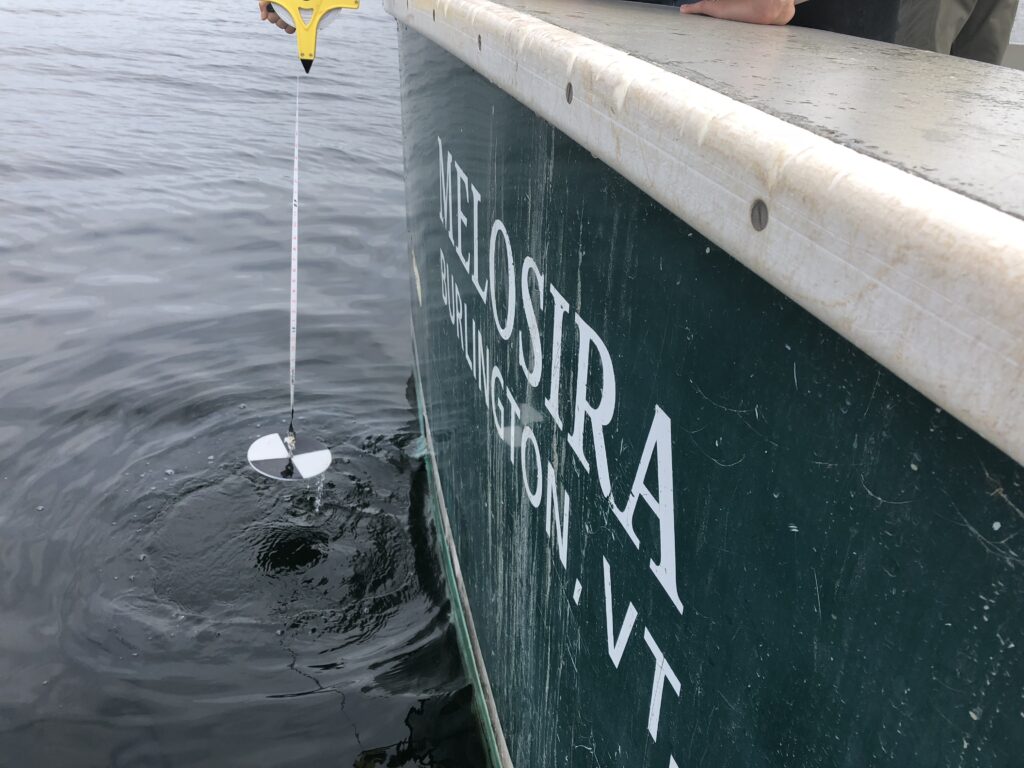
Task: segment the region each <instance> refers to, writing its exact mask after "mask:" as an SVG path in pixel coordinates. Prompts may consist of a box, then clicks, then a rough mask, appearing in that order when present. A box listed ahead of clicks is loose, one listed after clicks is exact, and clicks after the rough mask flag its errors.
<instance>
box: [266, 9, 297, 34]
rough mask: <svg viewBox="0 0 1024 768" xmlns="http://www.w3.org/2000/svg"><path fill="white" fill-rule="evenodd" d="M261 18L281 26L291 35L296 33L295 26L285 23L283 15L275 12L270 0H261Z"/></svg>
mask: <svg viewBox="0 0 1024 768" xmlns="http://www.w3.org/2000/svg"><path fill="white" fill-rule="evenodd" d="M260 18H261V19H265V20H266V21H269V22H270V23H271V24H274V25H276V26H278V27H280V28H281V29H283V30H284V31H285V32H287V33H288V34H289V35H291V34H294V33H295V27H293V26H292V25H291V24H285V23H284V21H283V20H282V19H281V17H280V16H278V15H277V14H276V13H274V9H273V7H272V6H271V4H270V0H260Z"/></svg>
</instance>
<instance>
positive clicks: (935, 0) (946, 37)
mask: <svg viewBox="0 0 1024 768" xmlns="http://www.w3.org/2000/svg"><path fill="white" fill-rule="evenodd" d="M981 1H982V0H901V2H900V11H899V21H898V23H897V24H898V26H897V28H896V39H895V42H896V43H897V44H898V45H906V46H909V47H910V48H920V49H921V50H924V51H936V52H937V53H950V52H952V50H953V44H954V43H955V42H956V40H957V37H958V36H959V35H960V32H961V30H962V29H963V28H964V26H965V25H966V24H967V21H968V19H970V17H971V14H972V13H973V12H974V9H975V7H976V6H977V4H978V3H979V2H981ZM994 1H996V0H994Z"/></svg>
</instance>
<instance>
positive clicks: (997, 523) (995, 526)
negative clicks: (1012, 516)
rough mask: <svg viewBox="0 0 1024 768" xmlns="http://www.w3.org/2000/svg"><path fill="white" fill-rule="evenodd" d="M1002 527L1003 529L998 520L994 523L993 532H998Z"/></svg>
mask: <svg viewBox="0 0 1024 768" xmlns="http://www.w3.org/2000/svg"><path fill="white" fill-rule="evenodd" d="M1002 527H1003V524H1002V523H1000V522H999V521H998V520H996V521H995V522H994V523H992V530H993V531H998V530H999V529H1000V528H1002Z"/></svg>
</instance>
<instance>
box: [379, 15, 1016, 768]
mask: <svg viewBox="0 0 1024 768" xmlns="http://www.w3.org/2000/svg"><path fill="white" fill-rule="evenodd" d="M399 34H400V43H401V57H402V100H403V120H404V135H405V167H406V174H407V206H408V226H409V242H410V257H411V260H412V275H413V278H412V283H413V285H412V308H413V311H412V315H413V333H414V340H415V349H416V378H417V384H418V395H419V400H420V409H421V418H422V423H423V425H424V430H425V432H426V433H427V437H428V442H429V446H430V461H431V464H432V472H431V478H432V484H433V491H434V497H435V499H436V500H437V502H438V504H437V513H438V523H439V527H440V529H441V530H442V532H443V533H444V534H445V536H446V538H447V546H446V547H445V551H444V555H445V557H446V565H447V569H448V574H449V581H450V583H451V585H452V589H453V598H454V600H453V603H454V605H455V612H456V620H457V624H458V626H459V627H460V630H461V631H460V634H461V635H462V638H463V644H464V649H465V652H466V658H467V660H468V661H469V663H470V664H471V669H472V670H473V674H474V680H475V682H476V683H477V687H478V691H479V693H480V697H481V712H482V714H483V715H484V717H485V722H486V723H487V732H488V736H489V739H490V741H491V746H492V751H493V756H494V759H495V760H496V761H497V762H503V763H510V764H514V765H518V766H521V768H531V767H536V768H541V767H547V766H573V767H577V766H578V767H581V768H582V766H609V765H629V766H656V767H657V768H670V767H671V766H678V767H679V768H684V767H688V766H698V765H708V766H746V767H747V768H753V767H755V766H858V767H859V766H867V765H872V766H874V765H893V766H1009V765H1013V764H1019V763H1017V762H1016V761H1018V760H1019V759H1020V755H1021V754H1024V699H1022V687H1021V681H1022V680H1024V670H1022V663H1021V650H1022V649H1021V647H1018V646H1020V645H1021V644H1022V642H1024V610H1022V604H1021V601H1020V600H1019V595H1020V594H1021V593H1022V591H1024V590H1022V587H1024V578H1022V573H1024V571H1022V566H1024V544H1022V541H1024V539H1021V538H1020V536H1019V534H1020V531H1021V530H1022V529H1024V470H1022V467H1021V466H1020V465H1019V464H1017V463H1016V462H1015V461H1013V460H1012V459H1011V458H1009V457H1008V456H1007V455H1005V454H1004V453H1002V452H1001V451H999V450H998V449H996V448H995V447H993V446H992V445H991V444H989V443H988V442H986V441H985V440H984V439H982V438H981V437H979V436H978V435H977V434H975V433H974V432H972V431H971V430H970V429H968V428H967V427H965V426H964V425H963V424H961V423H960V422H959V421H957V420H956V419H954V418H953V417H952V416H950V415H948V414H947V413H945V412H944V411H943V410H941V409H940V408H938V407H936V406H935V404H934V403H932V402H931V401H929V400H928V399H926V398H925V397H923V396H922V395H920V394H919V393H918V392H917V391H915V390H914V389H912V388H911V387H910V386H908V385H907V384H905V383H904V382H903V381H902V380H901V379H899V378H897V377H896V376H895V375H893V374H892V373H890V372H889V371H888V370H886V369H885V368H883V367H882V366H880V365H879V364H877V363H876V362H875V361H874V360H872V359H871V358H870V357H868V356H867V355H865V354H864V353H862V352H861V351H860V350H858V349H857V348H856V347H855V346H853V345H852V344H851V343H850V342H848V341H847V340H846V339H844V338H843V337H841V336H840V335H838V334H837V333H835V332H834V331H832V330H830V329H829V328H828V327H826V326H825V325H824V324H822V323H821V322H820V321H818V320H817V319H815V318H814V317H813V316H811V315H810V314H809V313H808V312H806V311H804V310H803V309H802V308H801V307H799V306H798V305H797V304H796V303H795V302H794V301H792V300H791V299H790V298H788V297H787V296H786V295H784V294H783V293H781V292H779V291H778V290H776V289H775V288H773V287H772V286H770V285H769V284H768V283H766V282H765V281H764V280H762V279H761V278H760V277H758V276H756V275H755V274H753V273H752V272H750V271H749V270H748V269H746V268H745V267H744V266H742V265H741V264H740V263H738V262H737V261H736V260H734V259H733V258H732V257H731V256H730V255H729V254H728V253H725V252H723V251H722V250H720V249H718V248H717V247H715V245H714V244H712V243H711V242H709V241H708V240H706V239H705V238H704V237H702V236H701V235H700V233H698V232H696V231H694V230H692V229H691V228H690V227H689V226H688V225H687V223H686V222H684V221H681V220H679V219H678V218H677V217H676V216H675V215H674V214H672V213H671V212H669V211H667V210H666V209H665V208H663V207H662V206H660V205H659V204H658V203H656V202H654V201H653V200H652V199H651V198H649V197H648V196H647V195H646V194H644V193H643V192H642V191H640V190H639V189H637V188H636V187H634V186H632V185H631V184H630V183H628V182H627V181H625V180H624V179H623V178H622V177H621V176H620V175H618V174H617V173H616V172H614V171H613V170H611V169H610V168H608V167H607V166H606V165H604V164H603V163H602V162H600V161H599V160H597V159H595V158H594V157H593V156H592V155H591V154H590V153H589V152H588V151H587V150H585V149H583V148H581V147H580V146H579V145H577V144H575V143H574V142H573V141H571V140H570V139H568V138H567V137H566V136H565V135H564V134H562V133H560V132H559V131H558V130H556V129H555V128H553V127H552V126H551V125H549V124H548V123H546V122H545V121H543V120H541V119H540V118H538V117H537V116H536V115H534V114H533V113H532V112H531V111H529V110H528V109H526V108H524V107H523V106H522V105H521V104H519V103H518V102H517V101H515V100H514V99H513V98H511V97H510V96H508V95H507V94H506V93H504V92H503V91H502V90H500V89H498V88H496V87H495V86H493V85H492V84H490V83H489V82H488V81H487V80H486V79H484V78H483V77H481V76H479V75H478V74H476V73H475V72H474V71H473V70H471V69H470V68H469V67H467V66H465V65H464V64H462V63H461V62H459V61H458V60H457V59H455V58H454V57H452V56H451V55H450V54H448V53H446V52H445V51H444V50H442V49H441V48H439V47H438V46H436V45H434V44H433V43H431V42H430V41H428V40H427V39H426V38H424V37H422V36H421V35H419V34H418V33H416V32H414V31H412V30H410V29H409V28H407V27H404V26H400V32H399ZM566 97H567V99H571V93H569V92H567V94H566ZM449 179H450V180H449ZM755 219H756V217H755ZM755 223H757V222H756V220H755Z"/></svg>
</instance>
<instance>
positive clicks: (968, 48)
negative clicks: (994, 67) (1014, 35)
mask: <svg viewBox="0 0 1024 768" xmlns="http://www.w3.org/2000/svg"><path fill="white" fill-rule="evenodd" d="M1017 2H1018V0H978V4H977V5H976V6H975V8H974V13H972V14H971V17H970V18H969V19H968V20H967V24H965V25H964V28H963V29H962V30H960V34H959V35H957V37H956V40H955V41H953V47H952V49H951V50H950V53H952V54H953V55H954V56H962V57H964V58H965V59H974V60H975V61H987V62H988V63H989V64H1001V63H1002V62H1003V55H1004V54H1005V53H1006V46H1007V45H1009V43H1010V31H1011V30H1012V29H1013V19H1014V17H1015V16H1016V15H1017Z"/></svg>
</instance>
